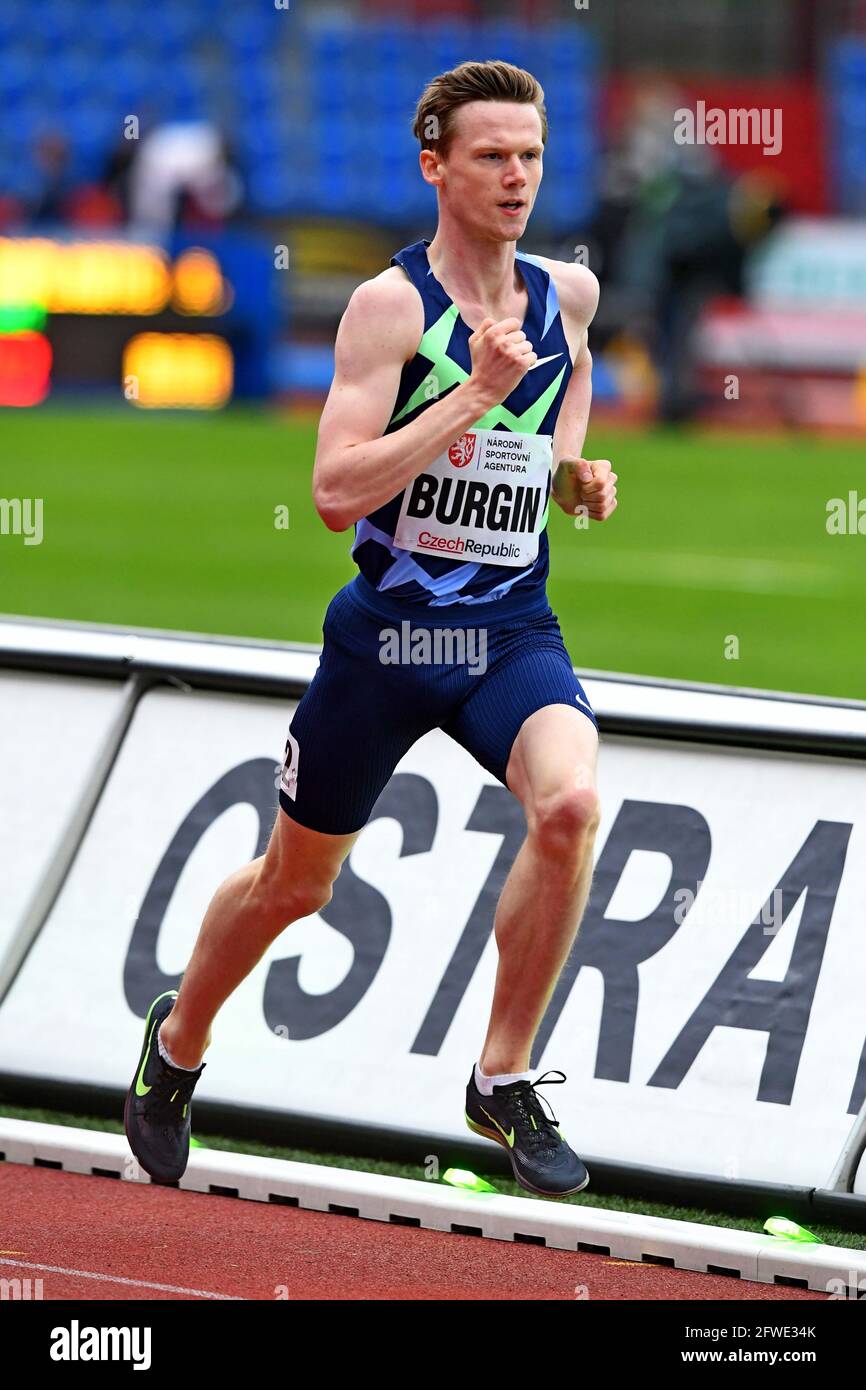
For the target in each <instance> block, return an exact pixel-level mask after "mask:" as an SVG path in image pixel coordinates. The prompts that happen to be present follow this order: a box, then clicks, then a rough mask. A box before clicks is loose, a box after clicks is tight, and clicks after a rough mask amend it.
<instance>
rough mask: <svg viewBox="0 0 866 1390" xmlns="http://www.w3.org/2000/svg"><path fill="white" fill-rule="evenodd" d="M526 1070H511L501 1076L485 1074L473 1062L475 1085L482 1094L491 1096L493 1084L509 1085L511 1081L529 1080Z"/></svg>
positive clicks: (530, 1078)
mask: <svg viewBox="0 0 866 1390" xmlns="http://www.w3.org/2000/svg"><path fill="white" fill-rule="evenodd" d="M531 1080H532V1077H531V1076H530V1074H529V1072H528V1071H513V1072H506V1073H503V1075H501V1076H485V1074H484V1072H483V1071H482V1070H481V1067H480V1066H479V1064H478V1063H477V1062H476V1063H475V1085H476V1086H477V1087H478V1089H479V1091H480V1092H481V1094H482V1095H483V1096H492V1095H493V1087H494V1086H510V1085H511V1083H512V1081H531Z"/></svg>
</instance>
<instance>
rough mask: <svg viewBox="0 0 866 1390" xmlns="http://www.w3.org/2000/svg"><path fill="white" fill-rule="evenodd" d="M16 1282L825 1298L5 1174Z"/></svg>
mask: <svg viewBox="0 0 866 1390" xmlns="http://www.w3.org/2000/svg"><path fill="white" fill-rule="evenodd" d="M16 1277H17V1278H21V1279H25V1278H30V1279H31V1280H35V1279H41V1280H42V1281H43V1282H42V1297H43V1298H44V1299H86V1300H89V1299H117V1300H122V1299H135V1300H141V1299H166V1298H168V1299H182V1298H186V1299H195V1298H204V1299H212V1298H219V1299H225V1298H230V1299H236V1298H242V1299H267V1300H272V1299H276V1298H280V1297H282V1298H287V1297H288V1298H290V1299H393V1300H404V1299H436V1300H445V1301H449V1302H451V1301H462V1300H465V1299H521V1300H536V1299H540V1300H544V1299H574V1298H575V1297H578V1296H581V1297H588V1298H590V1299H706V1300H713V1301H715V1300H717V1299H737V1300H742V1299H749V1300H777V1299H785V1300H788V1299H804V1298H805V1299H816V1298H817V1299H821V1300H826V1298H827V1295H826V1294H823V1293H815V1292H811V1291H810V1290H807V1289H798V1288H790V1287H788V1286H781V1285H773V1284H757V1283H753V1282H751V1281H748V1280H739V1279H733V1278H726V1277H725V1276H722V1275H714V1274H694V1273H691V1272H689V1271H687V1270H678V1269H669V1268H666V1267H663V1266H659V1265H645V1264H637V1263H633V1262H631V1261H626V1260H615V1259H610V1258H608V1257H606V1256H604V1255H587V1254H583V1253H579V1252H577V1251H574V1252H572V1251H569V1250H547V1249H544V1248H543V1247H541V1246H534V1245H523V1244H514V1243H513V1242H511V1241H502V1240H489V1239H482V1238H479V1237H477V1236H461V1235H448V1234H445V1233H442V1232H439V1231H427V1230H422V1229H420V1228H414V1227H406V1226H396V1225H390V1224H387V1225H386V1224H385V1223H384V1222H381V1221H367V1220H362V1219H359V1218H357V1217H351V1216H333V1215H331V1214H330V1213H325V1212H316V1211H303V1210H301V1209H300V1208H297V1207H286V1206H280V1205H271V1204H265V1203H262V1202H248V1201H242V1200H239V1199H238V1198H233V1197H211V1196H205V1195H204V1194H202V1193H197V1192H181V1191H180V1190H179V1189H177V1188H166V1187H159V1186H151V1185H150V1184H148V1183H126V1182H123V1183H122V1182H120V1181H118V1180H116V1179H112V1178H94V1177H85V1176H84V1175H82V1174H78V1173H65V1172H59V1171H57V1170H53V1169H46V1168H31V1167H29V1166H27V1165H25V1164H16V1163H0V1278H3V1279H12V1278H16ZM582 1286H585V1290H586V1291H585V1293H582V1292H581V1288H582Z"/></svg>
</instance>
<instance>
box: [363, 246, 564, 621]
mask: <svg viewBox="0 0 866 1390" xmlns="http://www.w3.org/2000/svg"><path fill="white" fill-rule="evenodd" d="M429 245H430V243H429V241H427V240H426V239H424V240H422V241H416V242H415V243H414V244H413V245H412V246H407V247H405V248H404V249H403V250H402V251H398V252H397V253H396V255H394V256H392V257H391V264H392V265H400V266H402V267H403V269H404V270H405V272H406V274H407V275H408V276H409V278H410V279H411V281H412V283H413V285H414V286H415V288H416V289H417V290H418V293H419V294H420V295H421V299H422V302H423V305H424V334H423V337H422V338H421V342H420V343H419V345H418V350H417V352H416V354H415V356H414V357H413V358H412V359H411V361H409V362H407V363H406V364H405V365H404V367H403V371H402V374H401V378H400V386H399V390H398V393H397V399H396V402H395V405H394V412H393V415H392V416H391V420H390V422H389V424H388V426H387V429H386V430H385V434H386V435H387V434H392V433H393V432H394V431H395V430H399V429H402V427H403V426H404V425H408V424H410V423H411V422H412V421H413V420H416V419H417V418H418V416H419V415H420V414H422V412H423V411H424V410H426V409H427V408H428V407H429V406H430V405H433V404H435V402H436V401H437V400H440V399H442V397H443V396H446V395H447V394H448V392H449V391H451V390H453V389H454V387H455V386H457V385H459V384H460V383H461V382H463V381H465V380H466V379H467V377H468V376H469V373H470V371H471V368H472V361H471V355H470V351H469V338H470V334H471V330H470V329H469V327H468V326H467V324H465V323H464V322H463V319H462V318H461V317H460V314H459V312H458V310H457V306H456V304H455V303H454V302H453V300H451V299H450V298H449V297H448V295H447V294H446V293H445V290H444V289H443V288H442V286H441V285H440V283H439V281H438V280H437V279H436V277H435V275H434V274H433V271H432V270H431V268H430V263H429V261H428V259H427V247H428V246H429ZM515 255H516V258H517V260H518V261H519V263H520V271H521V274H522V276H523V279H524V282H525V284H526V287H527V290H528V292H529V306H528V309H527V313H526V318H525V319H524V322H523V329H524V332H525V333H526V336H527V338H528V339H529V341H530V342H531V343H532V345H533V349H534V351H535V352H536V354H537V355H538V357H539V359H547V360H540V362H539V364H538V365H537V366H536V367H534V368H533V369H532V370H531V371H529V372H527V373H526V375H525V376H524V377H523V378H522V379H521V381H520V382H518V384H517V386H516V387H515V388H514V390H513V391H512V392H511V394H510V395H509V396H507V397H506V398H505V400H504V401H503V402H502V404H501V405H496V406H493V407H492V409H491V410H489V411H488V412H487V413H486V414H485V415H484V416H483V417H481V419H479V420H478V421H476V422H475V425H474V426H473V428H475V429H481V428H483V429H486V430H503V431H506V432H511V433H514V434H545V435H552V434H553V432H554V428H555V426H556V420H557V416H558V414H559V410H560V406H561V405H562V401H563V397H564V395H565V391H566V388H567V386H568V382H569V378H570V376H571V370H572V363H571V353H570V350H569V345H568V341H567V339H566V336H565V330H564V328H563V324H562V316H561V314H560V309H559V299H558V296H557V293H556V286H555V285H554V282H553V278H552V277H551V276H550V274H549V273H548V272H547V271H546V270H545V269H543V267H542V266H541V265H540V264H539V263H538V261H537V260H536V258H535V257H534V256H530V255H527V254H526V253H524V252H521V251H517V252H516V253H515ZM403 497H404V492H400V493H399V494H398V495H397V496H396V497H394V498H392V499H391V501H390V502H386V503H385V504H384V505H383V506H381V507H378V508H377V509H376V510H375V511H374V512H371V513H370V514H369V515H368V516H365V517H362V518H361V519H360V521H357V522H356V523H355V539H354V543H353V546H352V555H353V557H354V559H355V561H356V563H357V565H358V568H359V571H360V574H359V575H358V576H356V578H355V580H353V581H352V584H351V586H350V587H351V588H352V591H353V593H354V594H355V596H356V597H358V598H359V599H360V600H362V601H363V602H364V603H365V605H366V607H367V608H368V609H370V610H374V611H376V612H378V613H380V614H381V615H382V616H388V617H395V616H397V614H398V613H400V612H402V613H403V614H404V615H406V616H410V615H411V617H412V619H413V620H414V621H421V622H422V623H423V622H425V621H430V620H432V619H434V618H435V619H437V620H439V621H441V620H443V619H445V618H447V619H449V620H451V621H455V620H456V621H458V622H471V621H474V620H477V619H478V618H479V617H482V616H483V617H484V618H485V619H489V618H491V617H494V616H495V618H496V619H499V618H502V619H506V618H508V619H514V618H518V617H524V616H532V615H534V614H540V613H543V612H546V611H547V608H548V601H547V593H546V584H547V575H548V567H549V564H548V539H547V515H548V511H549V507H550V482H549V481H548V494H547V498H546V499H545V507H544V515H543V519H542V531H541V534H540V535H539V537H538V555H537V558H536V559H535V560H534V561H533V562H532V563H531V564H527V565H525V566H522V567H514V566H513V565H512V566H509V565H500V564H491V563H481V562H478V561H472V560H454V559H452V558H450V557H448V556H444V555H429V554H422V553H418V552H417V551H410V550H404V549H401V548H399V547H398V546H397V545H395V542H394V534H395V528H396V523H397V518H398V516H399V513H400V509H401V505H402V502H403Z"/></svg>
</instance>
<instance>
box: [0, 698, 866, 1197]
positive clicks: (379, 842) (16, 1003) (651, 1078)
mask: <svg viewBox="0 0 866 1390" xmlns="http://www.w3.org/2000/svg"><path fill="white" fill-rule="evenodd" d="M587 689H588V693H589V694H590V698H591V699H592V698H593V693H592V690H591V689H590V684H589V683H588V684H587ZM292 708H293V704H292V702H290V701H288V700H285V701H283V700H280V699H273V698H265V697H256V696H247V695H230V694H221V693H201V692H199V693H194V692H181V691H178V690H165V689H155V690H152V691H150V692H149V693H147V694H146V695H145V696H144V697H143V698H142V700H141V702H140V703H139V705H138V707H137V709H136V713H135V715H134V718H133V721H132V724H131V726H130V729H129V731H128V733H127V736H126V738H125V741H124V743H123V746H122V748H121V751H120V754H119V756H118V759H117V761H116V763H115V765H114V767H113V768H112V771H111V774H110V777H109V779H108V781H107V784H106V787H105V790H104V793H103V795H102V798H101V800H100V802H99V804H98V806H97V809H96V812H95V815H94V817H93V819H92V821H91V823H90V825H89V828H88V831H87V834H86V836H85V839H84V841H83V843H82V845H81V848H80V851H79V853H78V855H77V857H76V860H75V862H74V864H73V866H72V869H71V871H70V873H69V876H68V878H67V880H66V882H65V884H64V887H63V890H62V892H61V894H60V895H59V897H58V899H57V902H56V903H55V905H54V908H53V910H52V912H51V913H50V916H49V917H48V920H47V922H46V923H45V926H44V927H43V929H42V931H41V933H40V935H39V937H38V938H37V940H36V942H35V943H34V945H33V947H32V949H31V951H30V953H29V955H28V957H27V959H26V961H25V963H24V965H23V967H22V969H21V971H20V973H19V975H18V977H17V979H16V980H15V983H14V985H13V987H12V988H11V990H10V991H9V993H8V995H7V996H6V998H5V999H4V1001H3V1003H2V1006H0V1071H2V1072H4V1073H7V1074H22V1075H24V1074H27V1075H38V1076H45V1077H52V1078H59V1079H68V1080H70V1081H73V1080H76V1081H77V1080H81V1079H82V1078H85V1079H87V1080H88V1081H92V1082H93V1083H95V1084H104V1085H111V1086H117V1087H121V1088H123V1089H124V1090H125V1088H126V1087H127V1085H128V1084H129V1081H130V1078H131V1075H132V1072H133V1071H134V1069H135V1063H136V1059H137V1056H138V1051H139V1048H140V1044H141V1031H142V1020H143V1018H144V1015H145V1013H146V1010H147V1007H148V1004H149V1003H150V1001H151V999H152V998H153V997H154V996H155V995H156V994H157V993H159V992H160V991H161V990H163V989H166V988H172V987H176V984H177V981H178V979H179V977H180V975H181V973H182V971H183V969H184V968H185V965H186V963H187V960H188V958H189V955H190V952H191V950H192V947H193V944H194V941H195V938H196V935H197V932H198V928H199V924H200V922H201V918H202V916H203V914H204V911H205V909H206V907H207V905H208V902H209V901H210V898H211V896H212V894H213V892H214V891H215V889H216V888H217V886H218V884H219V883H220V882H221V881H222V879H223V878H225V876H226V875H227V874H228V873H230V872H231V871H232V870H234V869H236V868H238V867H239V866H240V865H242V864H244V863H246V862H248V861H249V860H250V859H251V858H253V857H254V856H255V855H256V854H257V853H261V852H263V849H264V846H265V844H266V841H267V837H268V834H269V832H270V829H271V826H272V824H273V820H274V817H275V815H276V812H277V800H276V776H277V771H278V765H279V763H280V761H281V759H282V753H283V747H284V743H285V735H286V731H287V729H288V724H289V720H290V718H291V712H292ZM599 784H600V793H601V803H602V823H601V826H600V829H599V834H598V839H597V853H596V866H595V874H594V880H593V889H592V894H591V897H590V902H589V905H588V908H587V912H586V915H585V918H584V921H583V924H582V926H581V930H580V933H579V936H578V939H577V942H576V943H575V946H574V948H573V951H572V953H571V956H570V958H569V961H568V963H567V965H566V968H565V970H564V972H563V975H562V977H561V979H560V983H559V986H558V987H557V989H556V991H555V993H554V995H553V998H552V999H551V1002H550V1005H549V1007H548V1010H547V1013H546V1015H545V1019H544V1022H543V1024H542V1028H541V1031H540V1033H539V1037H538V1039H537V1042H536V1047H535V1050H534V1054H533V1059H532V1072H533V1075H538V1074H540V1073H541V1072H542V1071H544V1070H546V1069H548V1068H560V1069H561V1070H562V1071H564V1072H565V1073H566V1075H567V1077H568V1081H567V1084H566V1085H564V1086H553V1087H550V1088H549V1089H547V1088H544V1089H543V1094H544V1095H545V1096H548V1097H549V1099H550V1102H551V1104H552V1105H553V1107H554V1110H555V1113H556V1115H557V1116H558V1117H559V1119H560V1122H561V1127H562V1128H563V1130H564V1132H565V1134H566V1135H567V1136H568V1138H569V1140H570V1141H571V1142H572V1143H573V1145H574V1147H575V1148H577V1150H578V1152H583V1153H585V1154H587V1155H593V1156H595V1157H598V1158H605V1159H615V1160H620V1161H623V1162H628V1163H634V1164H637V1165H642V1166H643V1165H649V1166H658V1167H663V1168H671V1169H675V1170H678V1171H682V1172H689V1173H700V1174H706V1175H709V1176H720V1177H729V1178H735V1179H742V1180H745V1179H753V1180H757V1181H765V1182H771V1183H792V1184H814V1185H816V1186H820V1185H821V1184H822V1183H823V1182H824V1180H825V1179H826V1177H827V1174H828V1173H829V1171H830V1169H831V1168H832V1166H833V1162H834V1159H835V1158H836V1155H837V1154H838V1152H839V1149H840V1147H841V1145H842V1143H843V1142H844V1140H845V1137H846V1135H847V1134H848V1132H849V1130H850V1128H851V1124H852V1120H853V1117H854V1115H855V1114H856V1112H857V1110H858V1109H859V1107H860V1104H861V1103H862V1099H863V1094H864V1089H866V1065H864V1032H866V1025H864V1017H863V1010H862V1000H863V997H864V992H866V935H864V932H863V920H864V919H863V903H864V901H866V794H864V772H863V767H862V764H860V763H858V762H856V761H855V760H845V759H834V758H830V757H819V756H810V755H805V754H803V755H794V754H786V753H782V752H761V751H757V750H754V751H752V750H747V749H737V748H725V747H714V746H711V745H709V744H706V745H705V744H699V743H683V742H677V741H667V740H663V739H650V738H635V737H625V736H611V735H609V736H603V739H602V747H601V753H600V759H599ZM281 814H282V813H281ZM523 828H524V821H523V813H522V810H521V808H520V806H519V804H518V802H517V801H516V799H515V798H514V797H513V796H512V795H511V793H510V792H508V791H507V790H506V789H505V788H503V787H502V786H501V785H499V784H498V783H496V782H495V781H494V780H493V779H492V778H491V777H490V776H489V775H488V774H487V773H486V772H484V771H483V770H482V769H481V768H480V767H479V766H478V765H477V764H476V763H475V762H474V761H473V760H472V759H471V758H470V757H469V756H468V754H466V753H465V752H464V751H463V750H462V749H461V748H460V747H459V746H458V745H456V744H455V743H453V742H452V741H451V740H449V739H448V738H447V736H446V735H444V734H442V733H440V732H439V731H436V732H434V733H432V734H429V735H427V736H426V737H425V738H423V739H422V740H420V741H419V742H418V743H417V744H416V745H415V746H414V748H412V749H411V750H410V752H409V753H408V754H407V755H406V757H405V758H404V759H403V761H402V762H401V764H400V765H399V767H398V769H397V771H396V772H395V775H394V777H393V778H392V780H391V782H390V784H389V786H388V787H387V788H386V789H385V791H384V792H383V794H382V797H381V798H380V800H379V803H378V804H377V806H376V808H375V809H374V813H373V816H372V818H371V821H370V823H369V824H368V826H367V827H366V829H365V830H364V831H363V832H362V834H361V836H360V838H359V840H358V842H357V844H356V845H355V847H354V849H353V851H352V853H351V855H350V857H349V859H348V860H347V861H346V863H345V864H344V866H343V870H342V872H341V874H340V878H339V879H338V881H337V884H336V886H335V890H334V896H333V899H332V901H331V902H330V903H329V904H328V905H327V907H326V908H325V909H323V911H322V912H321V913H320V914H317V915H315V916H313V917H309V918H306V919H304V920H303V921H300V922H297V923H295V924H293V925H291V926H289V927H288V928H287V929H286V930H285V931H284V932H283V933H282V935H281V936H280V937H278V938H277V940H276V941H275V942H274V943H273V945H272V946H271V947H270V949H269V950H268V952H267V953H266V955H265V957H264V958H263V959H262V961H261V962H260V963H259V965H258V966H256V967H255V969H254V970H253V972H252V973H251V974H250V975H249V976H248V977H247V979H246V980H245V981H244V983H243V984H242V985H241V986H240V988H239V989H238V990H237V991H236V993H235V994H234V995H233V996H232V997H231V998H230V999H229V1000H228V1001H227V1003H226V1004H225V1006H224V1007H223V1009H222V1010H221V1012H220V1014H219V1015H218V1017H217V1020H216V1024H215V1027H214V1042H213V1045H212V1047H211V1048H210V1049H209V1051H208V1053H207V1055H206V1060H207V1062H208V1067H207V1069H206V1071H205V1073H204V1075H203V1077H202V1080H201V1082H200V1083H199V1087H198V1089H197V1091H196V1096H197V1097H199V1096H200V1097H202V1098H204V1099H213V1100H220V1101H224V1102H229V1103H236V1104H239V1105H246V1106H262V1107H266V1108H269V1109H275V1110H281V1109H282V1110H286V1111H292V1112H301V1113H306V1114H310V1115H316V1116H325V1117H328V1118H332V1119H337V1120H342V1121H349V1122H361V1123H370V1124H382V1125H387V1126H388V1127H397V1128H402V1129H405V1130H412V1131H416V1132H422V1133H425V1134H428V1133H429V1134H430V1135H431V1138H435V1137H441V1138H444V1139H447V1138H449V1137H450V1138H460V1139H461V1140H465V1141H468V1142H471V1137H470V1135H469V1131H468V1130H467V1129H466V1126H465V1123H464V1120H463V1100H464V1090H465V1085H466V1081H467V1079H468V1076H469V1073H470V1070H471V1067H472V1064H473V1062H474V1061H475V1060H476V1058H477V1056H478V1050H479V1047H480V1045H481V1042H482V1040H483V1038H484V1034H485V1031H486V1025H487V1018H488V1014H489V1009H490V1003H491V999H492V991H493V983H494V977H495V969H496V947H495V942H494V940H493V936H492V927H493V912H494V908H495V904H496V900H497V897H498V893H499V890H500V888H501V885H502V883H503V881H504V878H505V875H506V873H507V870H508V867H509V866H510V864H511V862H512V860H513V858H514V855H515V853H516V851H517V849H518V847H519V844H520V842H521V839H522V834H523ZM17 841H18V836H17V833H16V831H15V827H14V826H13V828H12V844H11V846H7V850H6V852H7V853H9V852H10V851H11V853H12V856H13V858H15V857H16V856H17V853H18V843H17ZM539 930H543V923H541V924H539ZM478 1142H479V1143H480V1142H481V1141H478ZM431 1152H435V1148H432V1149H431Z"/></svg>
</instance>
